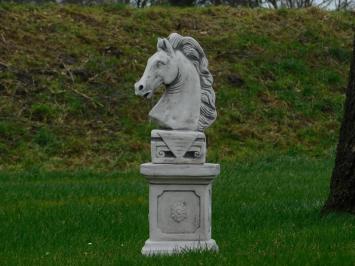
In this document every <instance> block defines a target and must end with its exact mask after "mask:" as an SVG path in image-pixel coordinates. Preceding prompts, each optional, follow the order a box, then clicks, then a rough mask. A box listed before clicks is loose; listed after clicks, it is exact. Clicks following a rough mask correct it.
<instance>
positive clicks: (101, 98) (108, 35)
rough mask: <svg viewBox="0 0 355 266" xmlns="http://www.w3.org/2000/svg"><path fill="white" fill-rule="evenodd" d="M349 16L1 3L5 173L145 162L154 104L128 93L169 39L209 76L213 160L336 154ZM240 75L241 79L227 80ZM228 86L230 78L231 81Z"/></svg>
mask: <svg viewBox="0 0 355 266" xmlns="http://www.w3.org/2000/svg"><path fill="white" fill-rule="evenodd" d="M353 25H354V18H353V14H352V13H350V12H349V13H348V12H327V11H322V10H318V9H315V8H311V9H300V10H280V11H275V10H267V9H253V10H251V9H240V8H238V9H236V8H230V7H214V8H210V7H208V8H181V9H179V8H170V7H169V8H164V7H154V8H147V9H132V8H129V7H124V6H121V5H118V6H117V5H116V6H115V5H113V6H110V5H106V6H96V7H83V6H72V5H41V6H38V5H16V4H7V3H1V4H0V169H7V170H11V169H13V170H18V169H23V170H24V169H28V168H31V167H33V165H35V166H36V167H40V168H42V169H44V170H47V171H50V170H54V169H55V170H61V169H68V168H70V169H77V168H80V167H86V168H90V169H92V170H103V169H110V170H118V169H121V170H122V169H129V168H130V167H132V166H134V165H137V164H139V163H141V162H142V161H147V160H149V134H150V130H151V129H152V128H154V125H151V124H149V122H148V116H147V114H148V112H149V110H150V108H151V107H152V105H153V104H154V102H155V101H157V100H158V97H155V99H153V101H152V102H148V101H145V100H144V99H141V98H138V97H136V96H135V95H134V93H133V84H134V82H135V81H137V80H138V79H139V77H140V76H141V74H142V73H143V70H144V67H145V64H146V60H147V58H148V57H149V56H150V55H151V54H153V53H154V51H155V49H156V41H157V37H164V36H165V37H166V36H168V35H169V34H170V33H171V32H179V33H180V34H182V35H190V36H193V37H194V38H196V39H197V40H198V41H199V42H200V43H201V45H202V47H203V48H204V50H205V51H206V53H207V56H208V59H209V63H210V70H211V72H212V74H213V76H214V80H215V83H214V89H215V91H216V95H217V109H218V119H217V121H216V123H215V124H214V125H213V126H212V127H211V128H210V129H208V130H207V134H208V137H209V159H210V160H211V161H226V162H233V161H235V160H244V159H245V158H248V157H250V156H254V154H255V153H256V151H257V153H259V155H260V154H267V153H269V152H270V151H273V150H278V151H280V152H283V153H286V154H287V153H290V152H291V153H292V152H293V151H299V152H302V153H306V154H308V155H310V156H324V155H327V154H329V152H331V151H332V150H333V149H334V146H335V143H336V139H337V133H338V128H339V121H340V118H341V115H342V105H343V101H344V91H345V87H346V83H347V75H348V68H349V63H350V54H351V44H352V36H353ZM235 76H237V77H239V78H240V80H242V82H240V83H239V84H238V83H234V82H233V78H231V77H235ZM234 80H235V79H234Z"/></svg>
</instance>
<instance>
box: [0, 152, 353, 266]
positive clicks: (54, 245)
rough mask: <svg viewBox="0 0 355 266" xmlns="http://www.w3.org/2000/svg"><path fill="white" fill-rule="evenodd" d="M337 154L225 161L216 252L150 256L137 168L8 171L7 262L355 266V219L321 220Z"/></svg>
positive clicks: (1, 220)
mask: <svg viewBox="0 0 355 266" xmlns="http://www.w3.org/2000/svg"><path fill="white" fill-rule="evenodd" d="M332 165H333V158H323V159H314V158H310V157H307V156H301V155H298V156H296V155H294V156H281V155H278V156H276V155H273V156H270V157H264V158H261V159H258V160H251V161H249V162H239V163H236V164H235V165H222V174H221V176H219V178H218V179H217V181H216V182H215V184H214V192H213V197H214V201H213V238H214V239H215V240H216V241H217V243H218V245H219V247H220V252H219V253H218V254H210V253H202V254H199V253H193V254H185V255H182V256H173V257H153V258H146V257H143V256H141V255H140V249H141V247H142V246H143V244H144V241H145V240H146V239H147V237H148V219H147V214H148V189H147V188H148V186H147V183H146V182H145V180H144V178H143V177H142V176H140V175H139V173H138V171H130V172H124V173H123V172H116V173H111V174H103V173H92V172H87V171H77V172H75V173H73V172H66V173H65V172H46V173H42V172H41V171H38V170H32V171H27V172H23V173H17V174H15V173H2V174H1V177H0V198H1V201H0V224H1V226H0V264H1V265H184V264H185V265H264V264H268V265H334V264H337V265H354V263H355V233H354V230H355V217H352V216H348V215H344V214H333V215H330V216H327V217H323V218H322V217H321V216H320V214H319V211H320V208H321V206H322V203H323V202H324V200H325V197H326V196H327V190H328V184H329V177H330V174H331V169H332Z"/></svg>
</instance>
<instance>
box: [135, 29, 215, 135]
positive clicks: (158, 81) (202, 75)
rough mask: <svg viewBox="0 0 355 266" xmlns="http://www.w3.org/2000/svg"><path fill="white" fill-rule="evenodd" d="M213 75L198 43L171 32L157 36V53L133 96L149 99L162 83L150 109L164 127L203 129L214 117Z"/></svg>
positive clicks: (154, 117)
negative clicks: (161, 90) (159, 95)
mask: <svg viewBox="0 0 355 266" xmlns="http://www.w3.org/2000/svg"><path fill="white" fill-rule="evenodd" d="M212 83H213V78H212V75H211V73H210V72H209V70H208V61H207V58H206V55H205V53H204V51H203V50H202V48H201V46H200V45H199V44H198V42H197V41H196V40H195V39H193V38H191V37H183V36H181V35H179V34H177V33H172V34H170V36H169V37H168V38H167V39H165V38H164V39H160V38H159V39H158V43H157V52H156V53H155V54H153V55H152V56H151V57H150V58H149V59H148V62H147V65H146V68H145V70H144V73H143V76H142V77H141V79H140V80H139V81H138V82H136V84H135V85H134V87H135V93H136V95H140V96H143V97H145V98H151V97H152V96H153V95H154V93H155V91H156V90H157V89H158V88H159V87H160V86H161V85H162V84H163V85H165V86H166V90H165V92H164V93H163V95H162V97H161V98H160V100H159V101H158V103H157V104H156V105H155V106H154V107H153V109H152V110H151V111H150V112H149V116H150V118H151V119H152V120H153V121H154V122H156V123H157V124H158V125H159V126H160V127H161V128H163V129H173V130H192V131H203V130H204V129H205V128H207V127H208V126H210V125H211V124H212V123H213V122H214V121H215V119H216V116H217V112H216V107H215V93H214V91H213V88H212Z"/></svg>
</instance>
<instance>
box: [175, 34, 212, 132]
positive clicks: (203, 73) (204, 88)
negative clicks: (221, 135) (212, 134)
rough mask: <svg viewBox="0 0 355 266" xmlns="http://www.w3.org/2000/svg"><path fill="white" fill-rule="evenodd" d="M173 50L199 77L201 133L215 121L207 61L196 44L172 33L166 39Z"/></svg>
mask: <svg viewBox="0 0 355 266" xmlns="http://www.w3.org/2000/svg"><path fill="white" fill-rule="evenodd" d="M168 40H169V42H170V43H171V45H172V47H173V48H174V49H177V50H180V51H181V52H182V53H183V54H184V55H185V56H186V57H187V58H188V59H189V60H191V62H192V63H193V64H194V65H195V67H196V70H197V72H198V73H199V75H200V83H201V107H200V119H199V121H198V129H197V130H198V131H203V130H204V129H205V128H207V127H208V126H210V125H211V124H212V123H213V121H215V120H216V117H217V111H216V106H215V97H216V96H215V93H214V91H213V88H212V83H213V77H212V75H211V73H210V71H209V70H208V60H207V58H206V55H205V53H204V51H203V50H202V48H201V46H200V45H199V44H198V42H197V41H196V40H195V39H193V38H191V37H183V36H181V35H179V34H177V33H172V34H170V36H169V37H168Z"/></svg>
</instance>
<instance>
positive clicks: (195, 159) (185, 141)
mask: <svg viewBox="0 0 355 266" xmlns="http://www.w3.org/2000/svg"><path fill="white" fill-rule="evenodd" d="M151 155H152V162H153V163H167V164H172V163H177V164H180V163H185V164H202V163H204V162H205V161H206V137H205V134H203V133H202V132H196V131H184V130H152V133H151Z"/></svg>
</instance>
